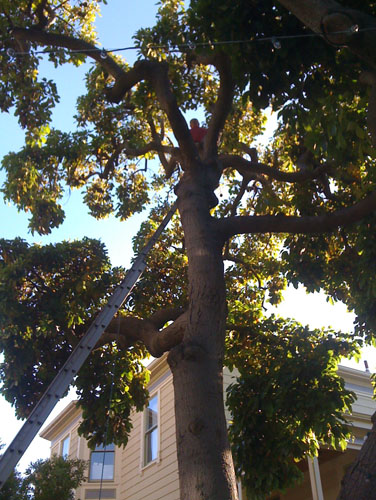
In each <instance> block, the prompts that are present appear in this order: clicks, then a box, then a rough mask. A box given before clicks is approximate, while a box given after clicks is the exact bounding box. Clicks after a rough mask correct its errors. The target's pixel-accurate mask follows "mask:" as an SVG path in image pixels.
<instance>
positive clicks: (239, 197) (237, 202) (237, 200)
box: [230, 178, 249, 217]
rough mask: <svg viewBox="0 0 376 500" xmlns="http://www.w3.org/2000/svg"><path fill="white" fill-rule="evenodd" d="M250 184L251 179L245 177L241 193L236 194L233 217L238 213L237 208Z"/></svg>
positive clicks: (231, 214) (232, 210) (231, 213)
mask: <svg viewBox="0 0 376 500" xmlns="http://www.w3.org/2000/svg"><path fill="white" fill-rule="evenodd" d="M248 184H249V181H248V180H246V179H244V178H243V180H242V184H241V186H240V190H239V193H238V194H237V195H236V198H235V200H234V202H233V204H232V206H231V211H230V216H231V217H234V216H235V215H236V209H237V208H238V206H239V204H240V202H241V201H242V198H243V196H244V194H245V192H246V190H247V186H248Z"/></svg>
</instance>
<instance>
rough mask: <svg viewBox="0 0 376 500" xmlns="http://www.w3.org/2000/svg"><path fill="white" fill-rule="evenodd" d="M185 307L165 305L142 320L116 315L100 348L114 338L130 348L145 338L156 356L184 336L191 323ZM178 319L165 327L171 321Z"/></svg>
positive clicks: (173, 345)
mask: <svg viewBox="0 0 376 500" xmlns="http://www.w3.org/2000/svg"><path fill="white" fill-rule="evenodd" d="M182 311H183V310H182V309H181V308H174V309H164V310H161V311H157V312H156V313H154V314H152V316H151V317H150V318H148V319H145V320H142V319H139V318H133V317H130V316H118V317H117V318H114V319H113V320H112V321H111V322H110V324H109V326H108V328H107V330H106V331H105V332H104V334H103V335H102V337H101V338H100V340H99V341H98V343H97V345H96V348H98V347H101V346H103V345H105V344H108V343H110V342H117V344H118V345H119V347H120V348H121V349H127V348H128V347H130V346H131V345H133V344H134V343H135V342H138V341H141V342H143V343H144V344H145V346H146V347H147V349H148V351H149V352H150V354H151V355H152V356H154V357H155V358H159V357H160V356H162V354H163V353H165V352H166V351H169V350H170V349H172V347H175V346H176V345H178V344H179V343H180V342H181V341H182V340H183V337H184V332H185V328H186V324H187V313H183V312H182ZM172 320H175V321H174V322H173V323H172V324H171V325H168V326H167V327H166V328H164V329H163V330H160V328H162V326H163V325H164V324H165V323H166V322H167V321H172Z"/></svg>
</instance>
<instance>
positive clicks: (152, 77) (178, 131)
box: [107, 60, 198, 164]
mask: <svg viewBox="0 0 376 500" xmlns="http://www.w3.org/2000/svg"><path fill="white" fill-rule="evenodd" d="M143 80H147V81H148V82H149V83H150V84H151V85H152V87H153V89H154V91H155V93H156V95H157V98H158V101H159V103H160V105H161V108H162V109H163V111H164V112H165V113H166V115H167V117H168V119H169V122H170V125H171V128H172V129H173V131H174V135H175V137H176V140H177V141H178V144H179V147H180V148H181V152H182V154H183V155H184V156H185V157H186V160H187V164H189V163H191V162H195V161H196V160H197V159H198V151H197V148H196V146H195V144H194V142H193V139H192V137H191V134H190V132H189V129H188V125H187V122H186V120H185V118H184V116H183V115H182V113H181V111H180V109H179V107H178V104H177V102H176V98H175V95H174V93H173V91H172V88H171V85H170V80H169V78H168V65H167V64H166V63H164V62H157V61H146V60H143V61H137V62H136V63H135V64H134V66H133V68H132V69H130V70H129V71H127V72H123V74H122V75H121V76H120V77H119V78H118V79H117V81H116V83H115V85H114V86H113V87H112V88H111V89H109V91H108V94H107V98H108V99H109V100H110V101H111V102H120V101H121V99H122V98H123V97H124V95H125V94H126V93H127V92H129V90H131V88H132V87H133V86H134V85H136V83H139V82H141V81H143Z"/></svg>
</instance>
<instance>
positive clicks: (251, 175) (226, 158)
mask: <svg viewBox="0 0 376 500" xmlns="http://www.w3.org/2000/svg"><path fill="white" fill-rule="evenodd" d="M219 160H220V162H221V163H222V165H223V168H234V169H236V170H237V171H238V172H239V174H240V175H242V176H243V178H245V179H248V180H254V179H259V176H260V175H267V176H268V177H269V178H271V179H274V180H277V181H284V182H305V181H307V180H312V179H317V178H320V176H321V175H322V174H323V173H326V172H327V171H328V169H329V168H330V167H331V165H328V164H325V165H320V166H319V167H316V168H312V169H308V168H307V169H303V170H298V171H297V172H283V171H282V170H278V169H277V168H273V167H269V166H268V165H265V164H264V163H254V162H253V161H249V160H246V159H245V158H243V157H241V156H238V155H231V154H222V155H219Z"/></svg>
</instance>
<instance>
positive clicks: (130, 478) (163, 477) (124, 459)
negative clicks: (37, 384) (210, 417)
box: [41, 358, 376, 500]
mask: <svg viewBox="0 0 376 500" xmlns="http://www.w3.org/2000/svg"><path fill="white" fill-rule="evenodd" d="M151 369H152V372H151V380H150V384H149V392H150V395H151V397H152V396H153V395H154V394H156V393H157V394H158V401H159V412H158V417H159V420H158V428H159V454H158V457H157V459H156V460H155V461H154V462H152V463H150V464H148V465H147V466H145V467H144V465H143V437H144V436H143V435H144V432H143V429H144V420H143V419H144V413H133V415H132V421H133V429H132V431H131V433H130V436H129V441H128V444H127V446H126V448H115V468H114V481H104V482H103V484H102V491H101V494H100V482H99V481H87V482H85V483H84V484H83V485H82V486H81V487H80V488H78V489H77V491H76V497H75V498H76V500H89V499H99V498H101V499H102V500H105V499H111V500H145V499H147V500H162V499H163V500H179V499H180V494H179V480H178V469H177V454H176V437H175V411H174V394H173V383H172V375H171V373H170V370H169V367H168V365H167V363H166V361H165V358H161V359H160V360H156V361H154V362H153V364H152V365H151ZM341 371H342V373H341V375H342V376H344V377H345V379H346V381H347V382H346V385H347V386H348V388H349V389H352V390H354V391H356V393H357V395H358V400H357V401H356V403H355V404H354V406H353V410H354V411H353V414H352V415H351V421H352V426H353V432H354V434H355V437H356V440H355V442H354V443H352V444H350V445H349V447H348V449H347V450H346V452H345V453H339V452H338V453H337V452H334V451H330V450H322V451H321V453H320V457H319V464H320V474H321V482H322V486H323V490H324V498H325V500H335V499H336V497H337V494H338V491H339V487H340V481H341V478H342V477H343V474H344V471H345V469H346V467H348V465H349V464H350V463H351V462H352V461H353V460H354V459H355V457H356V455H357V453H358V450H359V449H360V447H361V444H362V442H363V440H364V438H365V437H366V434H367V431H368V430H369V429H370V427H371V424H370V416H371V415H372V414H373V412H374V411H375V410H376V402H375V401H374V400H372V387H371V385H370V382H369V378H368V376H367V374H364V372H363V373H362V372H358V371H357V370H351V369H345V370H344V372H343V370H341ZM236 376H237V372H236V371H234V372H232V373H230V372H228V371H227V370H225V372H224V397H225V392H226V388H227V386H228V385H229V384H230V383H232V382H234V380H235V378H236ZM226 418H227V419H228V420H230V419H231V415H230V414H229V412H228V411H227V410H226ZM79 421H80V412H79V410H78V409H76V408H75V406H74V404H72V403H70V405H69V406H68V407H67V409H66V410H64V411H63V412H62V414H61V415H60V416H58V417H57V418H56V419H55V421H54V422H52V423H51V424H50V426H49V427H48V428H47V429H46V430H44V431H43V432H42V434H41V435H42V437H45V438H46V439H49V440H50V441H51V454H54V453H55V454H60V453H61V443H62V440H63V439H64V438H65V437H66V436H67V435H69V436H70V447H69V457H70V458H81V459H83V460H87V461H88V462H89V461H90V453H91V452H90V450H89V449H88V447H87V445H86V442H85V440H84V439H83V438H80V437H79V436H78V434H77V429H78V426H79ZM302 470H303V471H304V474H305V476H304V481H303V482H302V483H301V484H300V485H298V486H296V487H295V488H293V489H290V490H288V491H287V492H286V493H285V494H276V495H273V496H272V497H271V498H272V499H273V500H274V499H279V500H312V493H311V486H310V478H309V472H308V467H307V463H302ZM88 472H89V471H88ZM242 500H247V496H246V493H245V491H243V492H242Z"/></svg>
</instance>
